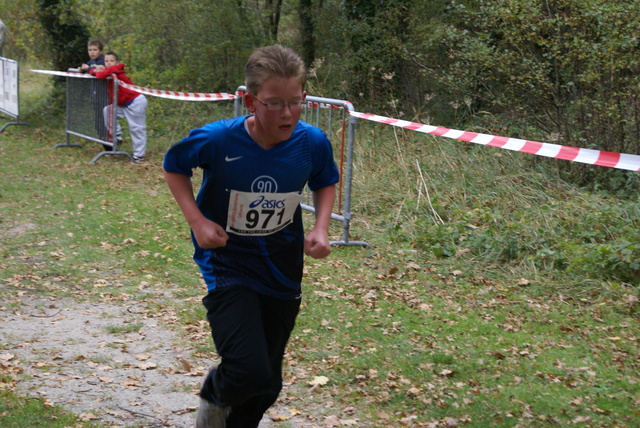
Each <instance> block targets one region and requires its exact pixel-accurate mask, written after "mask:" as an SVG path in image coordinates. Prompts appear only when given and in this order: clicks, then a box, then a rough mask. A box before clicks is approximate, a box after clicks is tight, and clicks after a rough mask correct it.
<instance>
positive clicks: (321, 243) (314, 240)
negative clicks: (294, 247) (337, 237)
mask: <svg viewBox="0 0 640 428" xmlns="http://www.w3.org/2000/svg"><path fill="white" fill-rule="evenodd" d="M304 253H305V254H306V255H307V256H311V257H313V258H314V259H322V258H324V257H327V256H328V255H329V254H331V244H329V237H328V236H327V234H326V233H325V232H320V231H316V230H315V229H314V230H312V231H311V232H309V234H308V235H307V237H306V238H304Z"/></svg>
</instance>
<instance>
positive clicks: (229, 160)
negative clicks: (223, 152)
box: [224, 156, 242, 162]
mask: <svg viewBox="0 0 640 428" xmlns="http://www.w3.org/2000/svg"><path fill="white" fill-rule="evenodd" d="M238 159H242V156H238V157H235V158H230V157H229V156H227V157H225V158H224V160H225V161H227V162H233V161H237V160H238Z"/></svg>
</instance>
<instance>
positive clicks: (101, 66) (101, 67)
mask: <svg viewBox="0 0 640 428" xmlns="http://www.w3.org/2000/svg"><path fill="white" fill-rule="evenodd" d="M105 68H106V67H105V66H104V65H96V66H95V69H96V71H104V69H105Z"/></svg>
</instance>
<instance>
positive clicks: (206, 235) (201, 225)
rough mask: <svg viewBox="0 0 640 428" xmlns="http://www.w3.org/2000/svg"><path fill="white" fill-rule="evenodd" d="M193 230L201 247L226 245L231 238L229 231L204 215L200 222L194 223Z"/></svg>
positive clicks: (210, 247) (211, 247)
mask: <svg viewBox="0 0 640 428" xmlns="http://www.w3.org/2000/svg"><path fill="white" fill-rule="evenodd" d="M191 230H193V235H194V236H195V238H196V242H197V243H198V246H200V248H209V249H213V248H218V247H224V246H225V245H227V240H228V239H229V235H227V232H225V230H224V229H223V228H222V227H221V226H220V225H219V224H218V223H215V222H213V221H211V220H209V219H207V218H204V217H203V218H202V220H200V221H198V223H196V224H192V225H191Z"/></svg>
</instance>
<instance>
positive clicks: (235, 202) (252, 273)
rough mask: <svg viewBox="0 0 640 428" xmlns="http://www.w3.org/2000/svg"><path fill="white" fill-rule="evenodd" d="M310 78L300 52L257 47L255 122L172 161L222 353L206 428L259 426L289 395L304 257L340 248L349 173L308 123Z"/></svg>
mask: <svg viewBox="0 0 640 428" xmlns="http://www.w3.org/2000/svg"><path fill="white" fill-rule="evenodd" d="M305 81H306V70H305V67H304V62H303V61H302V59H301V58H300V57H299V56H298V55H297V54H296V53H295V52H294V51H292V50H291V49H288V48H285V47H282V46H280V45H274V46H268V47H263V48H260V49H257V50H256V51H255V52H254V53H253V54H252V55H251V56H250V57H249V60H248V62H247V64H246V69H245V84H246V87H247V92H246V93H245V95H244V102H245V105H246V106H247V109H248V111H249V112H250V113H251V114H250V115H248V116H244V117H238V118H234V119H228V120H221V121H218V122H214V123H210V124H208V125H205V126H204V127H202V128H200V129H195V130H192V131H191V133H190V134H189V136H188V137H186V138H185V139H183V140H182V141H181V142H180V143H178V144H176V145H174V146H173V147H171V148H170V149H169V150H168V151H167V153H166V156H165V159H164V174H165V178H166V181H167V184H168V186H169V189H170V190H171V192H172V194H173V196H174V198H175V199H176V201H177V203H178V205H179V206H180V209H181V210H182V213H183V214H184V216H185V219H186V220H187V223H188V224H189V226H190V227H191V231H192V240H193V244H194V247H195V253H194V260H195V262H196V263H197V264H198V266H199V268H200V271H201V273H202V276H203V278H204V280H205V282H206V284H207V288H208V294H207V295H206V296H205V297H204V299H203V304H204V306H205V308H206V309H207V319H208V321H209V324H210V327H211V332H212V337H213V341H214V343H215V345H216V349H217V351H218V354H219V355H220V357H221V363H220V365H219V366H218V367H216V368H213V369H212V370H211V371H210V372H209V374H208V375H207V376H206V378H205V380H204V382H203V385H202V388H201V391H200V406H199V408H198V413H197V415H196V422H195V426H196V428H223V427H228V428H252V427H257V426H258V424H259V422H260V419H262V415H263V414H264V412H265V411H266V410H267V409H268V408H269V407H270V406H271V405H272V404H273V403H274V402H275V401H276V399H277V397H278V394H279V393H280V390H281V389H282V360H283V356H284V352H285V347H286V344H287V341H288V340H289V336H290V334H291V331H292V330H293V327H294V324H295V319H296V316H297V314H298V310H299V307H300V298H301V280H302V266H303V258H304V254H307V255H309V256H311V257H314V258H322V257H326V256H328V255H329V253H330V252H331V247H330V245H329V238H328V229H329V222H330V217H331V210H332V208H333V203H334V200H335V184H336V183H337V182H338V180H339V175H338V170H337V168H336V166H335V163H334V161H333V153H332V150H331V145H330V142H329V140H328V139H327V137H326V136H325V134H324V133H323V132H322V131H321V130H319V129H318V128H315V127H313V126H311V125H309V124H307V123H304V122H300V121H299V118H300V114H301V110H302V105H303V103H304V100H305V96H306V92H305V91H304V85H305ZM198 167H199V168H202V169H203V172H204V176H203V183H202V186H201V189H200V192H199V193H198V196H197V198H194V195H193V188H192V183H191V176H192V170H193V169H194V168H198ZM307 184H308V186H309V188H310V189H311V191H312V192H313V200H314V206H315V210H316V219H315V225H314V227H313V229H312V230H311V231H310V232H309V233H308V234H307V236H306V238H305V236H304V228H303V224H302V213H301V208H300V201H301V199H302V196H301V194H302V191H303V188H304V187H305V185H307Z"/></svg>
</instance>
